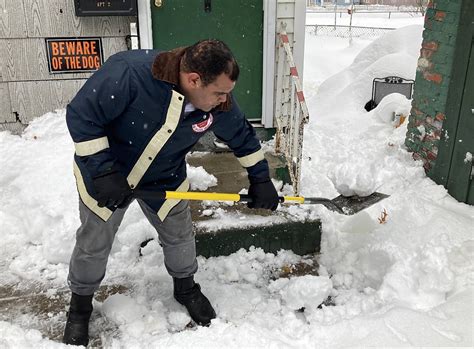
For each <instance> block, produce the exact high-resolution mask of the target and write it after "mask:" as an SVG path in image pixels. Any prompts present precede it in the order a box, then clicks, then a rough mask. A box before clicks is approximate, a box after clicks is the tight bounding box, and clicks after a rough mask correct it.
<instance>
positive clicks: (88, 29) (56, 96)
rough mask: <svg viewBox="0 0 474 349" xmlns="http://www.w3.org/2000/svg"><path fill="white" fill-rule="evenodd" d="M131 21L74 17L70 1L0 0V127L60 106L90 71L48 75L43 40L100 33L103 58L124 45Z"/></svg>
mask: <svg viewBox="0 0 474 349" xmlns="http://www.w3.org/2000/svg"><path fill="white" fill-rule="evenodd" d="M131 22H136V18H135V17H120V16H118V17H115V16H114V17H76V16H75V14H74V1H72V0H0V124H4V126H3V127H0V129H5V125H7V126H8V125H13V126H14V127H10V129H18V127H16V126H15V125H14V124H15V123H18V121H21V123H22V124H28V123H29V122H30V121H31V120H32V119H33V118H35V117H38V116H41V115H42V114H44V113H46V112H48V111H52V110H55V109H60V108H65V107H66V104H67V103H68V102H69V101H70V99H71V98H72V97H73V96H74V95H75V93H76V92H77V90H78V89H79V88H80V87H81V86H82V85H83V84H84V82H85V80H86V79H87V78H88V77H89V76H90V75H91V73H69V74H50V73H49V70H48V61H47V53H46V44H45V40H44V39H45V38H48V37H64V38H67V37H101V38H102V45H103V54H104V60H106V59H107V58H108V57H109V56H110V55H112V54H114V53H116V52H119V51H123V50H126V49H127V47H126V42H125V39H126V36H127V35H129V34H130V23H131ZM6 128H9V127H6Z"/></svg>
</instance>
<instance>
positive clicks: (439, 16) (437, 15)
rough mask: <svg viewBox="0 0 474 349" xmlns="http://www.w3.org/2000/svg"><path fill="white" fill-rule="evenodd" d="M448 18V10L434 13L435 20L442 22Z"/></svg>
mask: <svg viewBox="0 0 474 349" xmlns="http://www.w3.org/2000/svg"><path fill="white" fill-rule="evenodd" d="M445 18H446V12H444V11H439V10H438V11H436V13H435V15H434V19H435V21H439V22H442V21H444V19H445Z"/></svg>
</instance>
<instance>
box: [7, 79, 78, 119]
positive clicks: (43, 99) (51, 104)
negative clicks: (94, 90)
mask: <svg viewBox="0 0 474 349" xmlns="http://www.w3.org/2000/svg"><path fill="white" fill-rule="evenodd" d="M85 81H86V80H85V79H82V80H56V81H54V80H51V81H27V82H11V83H8V85H9V91H10V97H11V101H12V103H11V109H12V112H13V113H14V114H15V115H17V116H18V118H19V121H21V123H23V124H26V123H28V122H29V121H31V119H29V118H28V116H29V115H37V116H40V115H43V114H45V113H47V112H49V111H53V110H55V109H61V108H65V107H66V105H67V103H69V101H70V100H71V99H72V98H73V97H74V95H75V94H76V92H77V91H78V90H79V89H80V88H81V86H82V85H83V84H84V82H85Z"/></svg>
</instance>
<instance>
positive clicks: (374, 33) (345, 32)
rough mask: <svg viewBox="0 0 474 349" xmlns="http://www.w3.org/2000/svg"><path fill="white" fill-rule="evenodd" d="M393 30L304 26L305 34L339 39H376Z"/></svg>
mask: <svg viewBox="0 0 474 349" xmlns="http://www.w3.org/2000/svg"><path fill="white" fill-rule="evenodd" d="M392 30H394V28H373V27H356V26H348V25H336V26H334V25H319V24H314V25H306V33H308V34H312V35H322V36H334V37H339V38H351V37H352V38H367V39H370V38H377V37H379V36H382V35H384V34H385V33H388V32H389V31H392Z"/></svg>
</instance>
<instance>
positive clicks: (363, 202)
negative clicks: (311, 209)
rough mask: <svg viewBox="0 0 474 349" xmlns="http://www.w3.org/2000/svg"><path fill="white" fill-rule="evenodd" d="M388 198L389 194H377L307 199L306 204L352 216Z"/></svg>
mask: <svg viewBox="0 0 474 349" xmlns="http://www.w3.org/2000/svg"><path fill="white" fill-rule="evenodd" d="M388 197H389V195H387V194H382V193H378V192H375V193H372V194H370V195H369V196H357V195H354V196H343V195H339V196H338V197H336V198H334V199H332V200H329V199H326V198H305V199H304V203H305V204H306V203H308V204H316V205H324V206H325V207H326V208H327V209H329V210H331V211H335V212H338V213H341V214H345V215H348V216H350V215H353V214H356V213H357V212H360V211H362V210H364V209H366V208H367V207H370V206H372V205H373V204H376V203H377V202H379V201H380V200H383V199H385V198H388Z"/></svg>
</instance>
